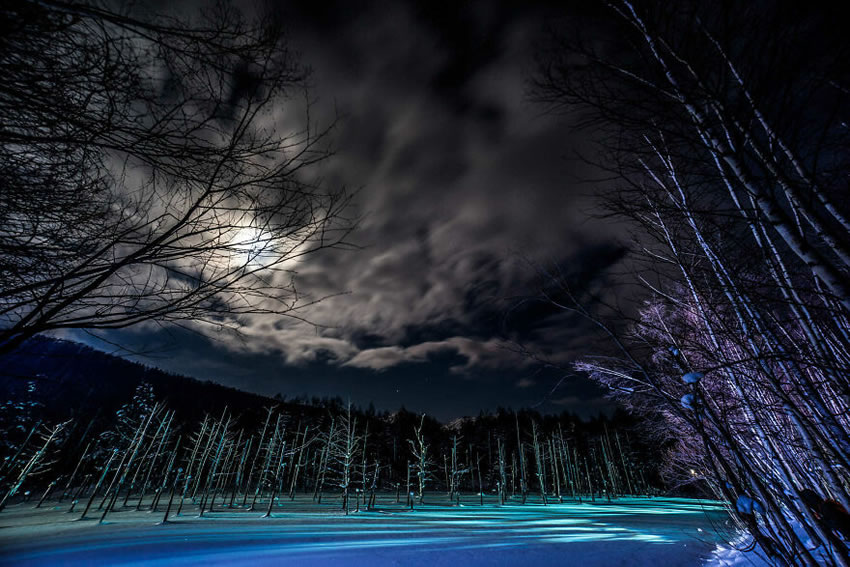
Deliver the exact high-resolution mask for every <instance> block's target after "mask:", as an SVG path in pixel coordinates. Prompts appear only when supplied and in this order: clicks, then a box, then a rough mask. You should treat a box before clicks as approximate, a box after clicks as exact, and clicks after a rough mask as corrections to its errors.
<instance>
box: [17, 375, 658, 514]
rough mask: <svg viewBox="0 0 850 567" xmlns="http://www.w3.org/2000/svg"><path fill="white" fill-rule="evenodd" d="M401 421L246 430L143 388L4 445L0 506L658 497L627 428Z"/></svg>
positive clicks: (350, 505)
mask: <svg viewBox="0 0 850 567" xmlns="http://www.w3.org/2000/svg"><path fill="white" fill-rule="evenodd" d="M399 415H400V414H391V415H389V416H386V417H378V416H374V415H369V414H365V413H363V412H360V411H355V410H353V409H352V408H351V406H350V405H349V406H347V407H340V408H336V409H331V410H326V411H322V412H319V415H318V417H317V416H316V415H309V414H307V413H297V412H286V411H282V410H281V409H279V408H278V407H277V406H275V407H269V408H267V409H266V410H265V412H263V414H262V416H254V417H255V419H253V420H247V421H246V420H245V419H243V418H242V417H240V416H239V415H236V414H234V413H233V411H232V410H229V409H227V408H225V409H223V410H222V411H221V413H219V414H218V415H206V416H205V417H204V419H203V420H202V421H201V422H200V423H194V424H192V423H185V422H181V421H180V419H179V417H178V418H175V412H174V411H173V410H169V409H168V408H167V407H166V406H165V405H164V404H163V403H161V402H159V401H156V399H155V398H154V396H153V392H152V389H151V388H150V387H149V386H148V385H145V384H142V385H141V386H140V387H139V389H138V390H137V392H136V395H135V396H134V399H133V401H132V402H131V403H128V404H127V405H125V406H122V408H121V409H120V410H119V411H118V412H117V414H116V416H115V419H114V420H112V422H111V424H110V425H109V427H108V428H107V429H106V430H105V431H102V432H99V433H98V432H97V431H95V430H94V428H92V427H91V426H89V427H85V428H79V430H75V431H74V432H73V433H72V434H67V432H68V431H70V430H72V429H73V428H71V427H70V426H69V423H62V424H60V425H57V426H55V427H50V428H48V427H46V426H45V425H43V424H42V423H41V422H40V421H39V422H37V423H35V424H33V425H32V427H31V429H30V430H29V431H28V434H27V435H26V436H24V437H22V438H21V440H20V441H19V442H17V443H15V444H14V445H10V446H9V447H7V453H8V455H7V456H6V459H5V460H4V462H3V466H2V469H0V486H2V489H3V495H2V503H0V509H2V508H3V507H5V506H6V505H7V504H8V503H11V502H16V503H17V502H21V501H22V500H23V501H30V500H33V501H35V502H36V506H41V505H42V504H43V503H44V502H46V501H49V502H50V503H51V505H53V506H57V505H65V506H67V509H68V512H72V513H78V514H79V515H80V516H81V517H82V518H95V519H96V518H99V519H100V520H101V521H102V520H104V519H106V518H107V516H108V515H109V514H110V513H113V512H115V511H120V510H148V511H152V512H159V513H161V514H162V515H163V516H162V519H163V521H166V520H167V519H168V518H169V516H172V515H175V514H177V515H179V514H182V513H184V509H185V510H186V511H188V509H189V508H190V509H191V511H192V513H197V514H199V515H201V516H203V515H204V514H207V513H209V512H212V511H222V510H247V511H257V512H261V513H262V514H263V516H264V517H268V516H271V514H272V512H273V511H275V510H276V509H282V510H283V511H285V510H286V507H287V500H290V501H291V500H294V499H295V498H296V495H300V502H303V501H304V499H305V498H311V499H312V501H313V502H315V504H316V505H319V504H322V502H323V499H324V500H325V503H326V504H327V500H328V498H330V499H331V501H332V502H336V503H338V505H339V507H340V509H341V510H343V511H344V512H345V513H346V514H347V513H349V512H350V511H352V510H354V511H359V510H360V509H363V508H365V509H371V508H374V507H376V506H394V505H395V506H403V507H410V508H411V509H412V508H414V506H415V505H421V504H443V505H446V504H449V505H460V504H461V502H462V494H464V493H465V495H466V496H465V497H464V499H463V500H464V502H466V503H470V504H471V503H478V504H481V505H483V504H484V503H485V496H486V497H487V502H488V503H490V504H493V503H498V504H506V503H509V502H517V503H522V504H525V503H526V502H527V501H529V497H530V496H531V498H532V499H533V500H534V501H535V502H539V503H542V504H544V505H546V504H549V503H552V502H563V501H564V500H565V499H568V500H571V501H579V502H582V501H584V500H590V501H594V500H596V499H599V498H602V499H605V500H606V501H610V500H611V499H612V498H618V497H621V496H624V495H650V494H652V493H653V492H654V489H653V488H651V487H650V485H649V484H648V481H649V480H650V479H649V478H647V477H649V476H650V473H649V472H646V473H645V470H644V466H643V465H642V463H641V459H640V456H639V455H638V451H636V450H635V449H634V448H632V446H631V443H630V438H629V434H628V432H627V431H619V430H617V429H613V430H610V431H609V428H608V426H607V423H604V422H603V424H602V429H601V431H600V433H599V434H597V435H580V434H577V433H576V432H575V428H571V427H570V425H569V423H568V422H567V423H564V422H563V420H553V419H552V418H549V419H547V420H545V421H544V422H541V423H538V422H537V421H536V419H534V418H529V417H528V416H527V415H525V414H523V415H519V414H513V427H511V428H510V429H507V430H504V429H499V428H491V427H490V426H488V425H486V424H480V423H476V422H475V420H473V421H470V422H469V423H468V424H467V425H466V426H465V430H466V431H468V432H469V433H470V435H471V436H474V437H475V439H476V441H473V440H472V439H469V440H467V439H465V437H464V434H463V432H461V431H460V430H459V429H458V428H452V427H449V426H440V425H439V424H438V423H437V422H435V421H433V420H432V419H430V418H428V417H427V416H425V415H422V416H414V415H413V414H408V415H407V418H408V419H406V420H405V422H404V423H400V422H399V420H401V419H403V418H401V417H399ZM537 417H538V418H539V416H537ZM246 423H250V425H246ZM564 425H566V426H567V431H568V433H565V432H564ZM484 429H486V432H485V431H484ZM63 432H66V434H64V435H63ZM478 439H481V440H484V442H481V441H478ZM379 497H380V499H381V501H380V502H379V501H378V499H379Z"/></svg>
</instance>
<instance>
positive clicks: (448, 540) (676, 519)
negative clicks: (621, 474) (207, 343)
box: [0, 498, 726, 567]
mask: <svg viewBox="0 0 850 567" xmlns="http://www.w3.org/2000/svg"><path fill="white" fill-rule="evenodd" d="M282 504H283V505H282V506H281V507H280V508H278V509H276V511H275V513H274V514H273V517H272V518H266V519H264V518H261V517H260V516H261V515H262V514H261V513H258V512H247V511H244V510H243V511H227V512H224V511H222V512H212V513H209V512H208V513H205V515H204V517H202V518H198V517H197V516H196V515H194V514H193V515H188V514H186V515H183V516H180V517H179V518H175V519H174V520H175V521H174V522H169V524H167V525H164V526H163V525H151V524H153V522H154V521H155V520H153V519H152V517H151V515H150V514H147V513H144V512H130V511H126V512H117V513H115V514H113V515H112V516H111V518H113V521H112V522H109V523H108V524H106V525H97V524H96V522H88V521H84V522H74V521H73V518H68V516H67V515H66V514H64V513H62V512H60V511H59V510H57V511H56V512H50V511H47V512H44V511H42V510H32V509H31V507H27V508H26V509H23V508H21V509H20V510H15V508H19V507H11V508H9V509H7V511H5V512H4V516H5V517H2V518H0V521H2V524H0V564H2V565H16V566H33V565H56V564H62V565H72V566H81V565H121V566H136V565H147V566H153V567H160V566H166V565H169V566H171V565H200V564H203V565H204V566H205V567H213V566H219V565H251V566H252V567H261V566H266V565H280V564H284V565H288V564H293V565H298V567H306V566H307V565H330V564H334V565H393V564H395V565H426V566H428V567H438V566H440V565H462V564H486V565H508V564H525V563H528V564H535V565H558V564H565V563H563V558H564V557H565V554H568V555H569V557H570V558H571V559H572V560H573V561H570V562H569V564H575V565H580V566H581V567H593V566H595V565H617V564H622V565H633V564H636V563H634V560H635V557H637V556H638V555H639V556H640V557H641V559H642V560H644V559H645V560H646V563H645V564H649V565H655V566H657V565H658V563H659V562H661V561H663V564H664V565H665V567H672V566H674V565H694V564H698V563H694V562H693V561H694V558H695V555H696V557H704V556H705V555H706V554H707V553H708V552H709V551H710V550H711V549H713V547H714V545H715V543H717V541H718V538H717V536H716V535H714V531H713V530H712V525H713V524H715V523H720V522H722V521H723V520H724V519H725V517H726V516H725V513H724V512H723V509H722V507H720V506H719V505H717V504H714V503H706V502H698V501H692V500H683V499H672V498H665V499H661V498H657V499H652V500H649V499H645V498H640V499H622V500H619V501H617V502H614V503H611V504H608V503H606V502H604V501H597V502H596V503H587V502H586V503H583V504H578V503H565V504H557V503H555V504H550V505H548V506H542V505H541V504H540V503H534V502H530V503H529V504H527V505H513V504H511V505H506V506H498V505H496V504H490V503H488V504H485V505H484V506H478V505H474V504H469V505H466V506H462V507H450V506H446V505H438V506H433V505H424V506H417V507H416V508H415V509H414V510H413V511H409V510H407V509H406V508H405V507H403V506H400V505H396V504H395V503H394V499H393V500H392V504H388V505H386V506H384V507H382V508H379V509H378V510H375V511H370V512H365V511H361V512H358V513H352V514H351V515H349V516H344V515H342V514H340V512H339V511H338V510H337V508H336V506H335V505H331V504H328V505H325V504H323V505H322V509H321V511H318V512H317V511H316V506H315V505H312V508H311V507H310V506H311V503H305V502H300V503H299V502H298V501H296V502H294V503H289V504H290V506H287V502H283V503H282ZM379 504H380V500H379ZM16 514H28V516H26V517H27V518H30V520H32V524H31V527H30V531H27V528H26V527H23V526H20V522H18V523H15V515H16ZM33 518H35V519H33ZM48 521H51V522H54V524H53V527H52V528H51V527H48V526H49V524H48V523H46V522H48ZM39 522H40V523H39ZM612 554H613V555H612ZM606 557H607V559H605V558H606ZM615 559H616V560H615ZM623 559H625V560H627V561H626V562H625V563H622V562H621V563H618V562H617V561H620V560H623ZM678 559H681V561H679V560H678ZM637 564H644V563H637Z"/></svg>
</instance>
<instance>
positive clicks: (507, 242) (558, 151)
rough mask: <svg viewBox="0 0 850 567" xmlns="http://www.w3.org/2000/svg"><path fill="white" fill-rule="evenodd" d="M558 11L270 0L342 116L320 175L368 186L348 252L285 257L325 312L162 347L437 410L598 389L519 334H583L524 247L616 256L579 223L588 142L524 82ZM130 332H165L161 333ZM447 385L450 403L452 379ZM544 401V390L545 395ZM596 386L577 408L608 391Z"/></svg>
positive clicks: (260, 382) (592, 257) (320, 388)
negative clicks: (544, 296)
mask: <svg viewBox="0 0 850 567" xmlns="http://www.w3.org/2000/svg"><path fill="white" fill-rule="evenodd" d="M561 9H562V8H554V7H550V6H547V5H544V4H527V3H517V4H511V3H508V2H503V3H489V2H487V3H475V2H472V3H458V2H448V1H446V2H442V1H441V2H427V3H426V2H423V3H419V4H405V3H398V2H392V3H370V2H348V1H345V2H342V1H339V2H320V3H315V2H313V3H299V2H296V3H289V2H287V3H282V5H281V6H280V7H278V10H279V15H280V17H281V18H282V20H283V21H284V22H285V23H286V24H287V26H288V28H289V29H290V33H291V40H292V44H293V46H294V47H295V48H296V49H297V50H298V51H299V52H300V53H301V54H302V55H301V56H302V59H303V61H304V63H305V64H308V65H309V66H310V67H311V68H312V69H313V70H314V74H313V76H312V83H313V87H314V90H313V95H314V96H315V97H317V100H316V102H315V104H314V105H313V108H312V110H311V116H312V117H313V119H314V120H316V121H317V122H319V123H322V124H328V123H330V122H332V121H333V120H334V119H335V118H336V117H339V122H338V124H337V129H336V131H335V137H334V139H335V146H336V154H335V155H334V157H333V158H332V159H330V160H329V161H327V162H326V163H325V164H323V165H322V167H321V170H320V171H318V172H317V174H318V175H320V176H321V177H322V178H323V180H324V182H326V183H329V184H333V185H345V186H349V187H359V188H362V189H361V190H360V192H359V193H358V196H357V202H356V208H357V213H358V214H360V215H362V222H361V226H360V228H359V230H358V231H357V233H356V234H355V235H354V237H353V239H354V240H355V241H356V242H357V243H358V244H360V245H361V246H362V249H361V250H359V251H356V252H331V253H323V254H321V255H318V256H311V257H308V258H306V259H305V260H304V261H303V262H301V263H300V264H298V265H297V266H295V269H296V270H297V271H298V282H299V287H300V289H301V290H304V291H306V292H307V293H308V294H309V297H321V296H325V295H330V294H335V293H338V292H343V291H345V292H347V293H346V294H344V295H338V296H334V297H331V298H329V299H327V300H325V301H322V302H320V303H319V304H317V305H316V306H314V307H311V308H309V309H307V310H305V311H303V312H300V313H299V314H300V315H302V316H304V317H306V318H308V319H309V320H311V321H313V322H315V323H317V324H318V326H317V327H313V326H310V325H305V324H298V323H296V322H293V321H289V320H284V321H279V320H269V319H267V318H264V317H255V318H252V319H249V320H246V328H245V329H244V336H243V337H242V338H240V339H238V340H237V339H235V338H234V337H232V336H229V335H222V336H220V337H218V339H219V341H212V342H210V341H207V340H204V339H201V338H198V337H196V336H194V335H193V336H187V335H186V334H185V333H182V332H181V333H180V334H179V337H180V338H179V340H177V341H176V343H175V342H174V339H173V338H171V339H168V340H169V341H170V342H171V344H172V345H175V344H176V345H177V346H176V347H175V351H172V354H171V355H169V358H168V359H167V360H158V361H156V364H159V365H161V366H166V367H168V368H169V369H171V370H176V371H180V372H185V373H187V374H192V375H196V376H199V377H201V378H210V379H215V380H217V381H221V382H226V383H229V384H231V385H235V386H238V387H243V388H247V389H251V390H255V391H260V392H263V393H276V392H283V393H289V394H290V395H297V394H302V393H303V394H308V395H313V394H315V395H337V394H338V395H342V396H344V397H346V396H347V397H351V398H352V399H354V400H355V401H359V402H360V403H368V401H369V400H373V401H375V403H376V404H377V405H379V406H381V405H383V406H384V407H397V406H398V405H401V404H406V405H407V406H408V407H411V408H416V409H422V410H428V411H432V412H434V413H436V414H437V415H440V416H443V417H450V416H451V414H452V413H454V414H455V415H456V414H458V413H475V412H477V410H478V409H479V408H482V407H484V408H486V407H490V408H494V407H496V406H498V405H514V406H515V407H518V406H519V405H532V404H542V405H541V406H540V407H541V408H544V409H548V410H552V411H560V410H562V409H570V408H571V407H573V406H576V405H580V404H582V403H584V400H587V399H593V400H598V392H597V391H596V390H594V389H592V388H591V387H590V386H588V385H587V383H585V382H581V381H578V382H575V381H567V382H564V384H565V385H563V386H562V387H561V388H560V389H557V390H556V391H555V392H554V393H553V392H552V391H551V390H552V387H553V386H554V385H555V384H556V383H558V382H559V381H560V380H561V379H562V378H563V376H561V375H560V374H558V373H557V372H555V373H547V372H542V373H541V372H540V371H539V369H538V370H535V369H534V368H533V367H532V366H531V365H530V364H529V362H528V361H527V360H526V359H524V358H522V357H520V356H518V355H517V354H516V352H515V350H514V349H512V348H510V342H509V341H511V340H514V339H519V340H524V341H530V342H532V343H533V346H535V347H537V348H539V349H540V350H541V352H547V353H549V354H551V355H553V356H554V357H555V358H558V359H559V360H561V361H565V360H567V359H569V358H570V357H572V356H575V354H576V353H577V352H578V351H579V350H580V349H581V345H582V341H583V340H584V339H583V338H582V336H583V334H584V331H583V330H582V329H580V328H579V327H578V326H577V325H578V323H577V322H576V321H575V320H573V319H570V317H569V316H567V315H565V314H563V313H560V312H558V311H557V310H554V309H553V308H552V307H551V306H549V305H545V304H543V303H541V302H533V301H523V300H522V298H523V297H524V296H527V295H530V294H533V293H534V291H535V289H536V286H537V284H536V280H537V277H538V274H536V273H535V270H534V268H533V266H534V265H535V263H540V264H541V265H542V264H547V263H552V262H554V263H555V264H557V265H560V266H568V267H569V273H570V274H571V277H573V278H575V280H576V281H580V282H596V283H597V284H598V283H599V282H602V281H604V278H605V277H606V274H607V273H608V271H609V269H610V267H611V266H612V265H615V264H616V263H617V262H618V261H619V260H620V259H621V258H622V248H621V247H619V246H618V245H617V244H616V243H615V242H614V240H613V238H612V236H611V234H610V229H607V228H600V226H599V225H598V224H596V223H594V222H593V221H588V220H587V219H586V215H585V213H584V210H585V209H587V208H588V207H590V206H591V205H592V197H590V196H588V195H587V193H588V188H587V187H586V186H583V185H581V184H580V183H579V182H578V180H579V179H581V178H582V177H584V173H585V172H584V171H583V167H584V166H583V165H582V164H580V162H578V160H575V159H569V158H570V156H571V155H573V154H574V152H575V151H576V150H577V149H578V148H579V147H580V146H581V144H582V143H583V140H584V138H583V135H581V134H577V133H576V132H575V131H574V130H573V128H572V126H571V124H570V123H569V121H568V120H566V119H564V118H559V119H554V118H552V117H551V116H547V115H544V114H542V109H541V108H539V107H535V106H534V105H532V104H530V103H529V102H528V101H527V100H526V99H525V97H524V91H525V79H526V76H527V73H528V70H529V68H530V67H531V62H532V57H531V56H532V49H533V44H534V42H535V40H536V39H537V38H538V37H539V36H540V34H541V32H542V30H543V29H544V27H545V24H546V22H547V21H548V19H549V18H550V17H551V16H552V14H553V13H557V12H558V10H561ZM121 339H122V340H123V341H125V342H126V341H128V340H129V341H133V340H136V341H151V342H156V341H157V340H164V339H163V337H162V331H160V330H155V329H143V330H140V331H134V332H132V333H129V334H128V333H124V334H123V335H122V336H121ZM447 391H451V392H452V396H451V398H452V399H451V401H447V399H446V395H445V393H446V392H447ZM548 400H557V402H556V403H553V402H551V401H548ZM603 406H604V404H603V403H602V402H594V403H593V404H590V405H589V406H587V407H592V408H594V409H597V408H602V407H603Z"/></svg>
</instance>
